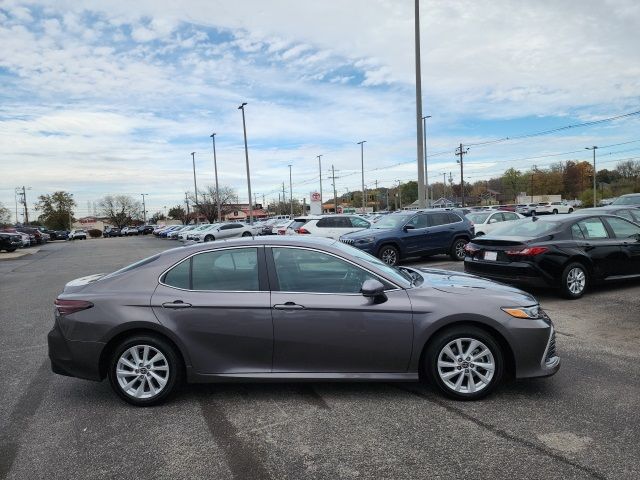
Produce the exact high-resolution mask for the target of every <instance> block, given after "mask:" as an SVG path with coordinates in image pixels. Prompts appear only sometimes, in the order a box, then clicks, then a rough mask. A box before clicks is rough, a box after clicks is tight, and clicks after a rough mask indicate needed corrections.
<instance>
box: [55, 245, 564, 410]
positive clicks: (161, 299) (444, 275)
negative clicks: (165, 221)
mask: <svg viewBox="0 0 640 480" xmlns="http://www.w3.org/2000/svg"><path fill="white" fill-rule="evenodd" d="M55 305H56V308H55V324H54V327H53V329H52V330H51V332H50V333H49V357H50V359H51V365H52V369H53V371H54V372H56V373H59V374H62V375H70V376H75V377H79V378H84V379H91V380H97V381H100V380H103V379H104V378H105V377H108V378H109V381H110V382H111V385H112V387H113V389H114V390H115V391H116V392H117V394H118V395H119V396H120V397H121V398H123V399H124V400H126V401H127V402H129V403H132V404H134V405H139V406H147V405H153V404H157V403H159V402H162V401H164V400H166V399H167V397H168V396H169V395H170V394H171V393H172V392H174V391H175V390H176V387H177V386H178V385H179V384H180V383H181V382H183V381H188V382H227V381H238V380H245V381H255V380H261V381H265V380H279V381H295V380H309V379H315V380H321V381H357V380H367V381H371V380H380V381H403V382H404V381H418V380H424V381H428V382H430V383H431V384H433V385H434V386H436V387H437V389H439V390H440V391H441V392H442V393H444V394H446V395H448V396H450V397H453V398H456V399H463V400H470V399H478V398H481V397H483V396H485V395H487V394H489V393H490V392H491V391H492V390H494V389H495V388H496V387H497V386H498V385H499V383H500V381H501V379H502V378H503V376H505V375H506V374H507V373H509V374H510V375H513V376H515V377H516V378H528V377H540V376H548V375H552V374H554V373H555V372H556V371H557V370H558V369H559V367H560V359H559V357H558V356H557V354H556V350H555V335H554V328H553V324H552V322H551V320H550V319H549V317H548V316H547V315H546V314H545V312H544V311H543V310H542V309H541V308H540V307H539V305H538V302H537V300H536V299H535V298H534V297H532V296H531V295H529V294H527V293H525V292H522V291H520V290H518V289H516V288H512V287H508V286H505V285H501V284H498V283H493V282H491V281H488V280H483V279H480V278H478V277H475V276H471V275H467V274H462V273H455V272H448V271H443V270H433V269H414V268H407V267H390V266H388V265H386V264H384V263H383V262H381V261H380V260H378V259H377V258H375V257H373V256H370V255H369V254H367V253H365V252H362V251H361V250H358V249H356V248H353V247H350V246H348V245H345V244H343V243H340V242H336V241H333V240H328V239H322V238H308V237H298V236H293V237H291V236H284V237H256V238H246V239H237V240H229V241H220V242H215V243H206V244H197V245H193V246H189V247H181V248H175V249H172V250H168V251H166V252H163V253H161V254H158V255H154V256H152V257H149V258H146V259H144V260H141V261H140V262H138V263H135V264H133V265H130V266H128V267H126V268H123V269H122V270H119V271H117V272H114V273H111V274H108V275H105V274H97V275H92V276H89V277H84V278H80V279H77V280H74V281H72V282H69V283H68V284H67V285H66V286H65V288H64V291H63V292H62V294H61V295H60V296H59V297H58V298H57V299H56V301H55Z"/></svg>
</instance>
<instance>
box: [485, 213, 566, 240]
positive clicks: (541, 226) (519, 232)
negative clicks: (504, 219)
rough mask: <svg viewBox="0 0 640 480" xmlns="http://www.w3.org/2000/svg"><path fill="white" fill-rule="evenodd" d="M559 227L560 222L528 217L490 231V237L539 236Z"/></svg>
mask: <svg viewBox="0 0 640 480" xmlns="http://www.w3.org/2000/svg"><path fill="white" fill-rule="evenodd" d="M559 229H560V222H550V221H541V220H536V221H533V220H532V219H530V218H524V219H522V220H516V221H513V222H508V223H507V224H505V225H501V226H499V227H498V228H496V229H495V230H493V231H492V232H491V236H492V237H496V236H505V237H532V238H535V237H539V236H541V235H545V234H547V233H550V232H553V231H557V230H559Z"/></svg>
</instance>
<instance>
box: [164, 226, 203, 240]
mask: <svg viewBox="0 0 640 480" xmlns="http://www.w3.org/2000/svg"><path fill="white" fill-rule="evenodd" d="M196 226H197V225H185V226H184V227H182V228H179V229H178V230H174V231H173V232H169V233H168V234H167V238H170V239H172V240H176V239H178V235H180V234H181V233H184V234H185V235H186V233H187V232H190V231H191V230H193V229H194V228H196Z"/></svg>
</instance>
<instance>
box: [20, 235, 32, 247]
mask: <svg viewBox="0 0 640 480" xmlns="http://www.w3.org/2000/svg"><path fill="white" fill-rule="evenodd" d="M18 235H20V238H21V239H22V246H23V247H28V246H29V245H31V239H30V238H29V235H28V234H26V233H22V232H18Z"/></svg>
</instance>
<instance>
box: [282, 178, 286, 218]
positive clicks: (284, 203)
mask: <svg viewBox="0 0 640 480" xmlns="http://www.w3.org/2000/svg"><path fill="white" fill-rule="evenodd" d="M286 204H287V197H286V196H285V194H284V182H282V213H283V214H284V212H285V205H286Z"/></svg>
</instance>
